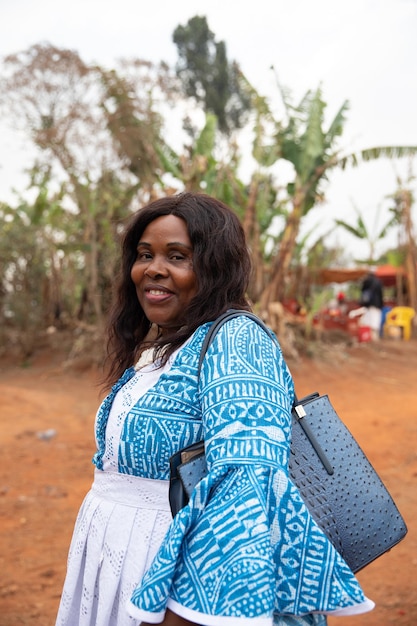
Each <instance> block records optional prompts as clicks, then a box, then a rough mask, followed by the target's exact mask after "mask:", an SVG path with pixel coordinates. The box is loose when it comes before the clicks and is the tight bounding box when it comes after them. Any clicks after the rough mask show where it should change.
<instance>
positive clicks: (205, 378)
mask: <svg viewBox="0 0 417 626" xmlns="http://www.w3.org/2000/svg"><path fill="white" fill-rule="evenodd" d="M208 327H209V324H207V325H204V326H203V327H201V328H199V329H198V330H197V331H196V332H195V333H194V335H193V337H192V338H191V340H190V341H189V342H188V343H187V344H186V345H185V346H184V347H183V348H182V349H181V350H180V351H179V352H178V353H177V355H176V356H175V359H174V362H173V363H172V365H171V367H170V369H169V371H168V372H167V373H166V374H165V373H164V374H162V375H161V377H160V378H159V380H158V382H157V383H156V384H155V386H154V387H153V388H151V389H150V390H149V391H148V392H147V393H146V394H145V395H144V396H143V397H142V398H140V399H139V401H138V402H137V403H136V404H135V406H134V407H133V408H132V409H131V410H130V411H129V413H128V415H127V417H126V419H125V423H124V427H123V429H122V432H121V440H120V445H119V451H118V459H119V461H118V463H119V467H118V470H119V472H121V473H125V474H133V475H136V476H140V477H142V478H153V479H162V480H164V479H168V477H169V457H170V456H171V455H172V454H173V453H174V452H176V451H177V450H179V449H180V448H182V447H184V446H186V445H189V444H190V443H193V442H195V441H197V440H199V439H201V438H202V437H204V440H205V442H206V454H207V463H208V468H209V474H208V476H207V477H206V478H205V479H203V480H202V481H201V482H200V483H199V485H198V486H197V488H196V489H195V491H194V493H193V496H192V498H191V500H190V503H189V504H188V505H187V506H186V507H185V508H184V509H183V510H182V511H181V512H180V513H179V514H178V515H177V516H176V517H175V519H174V520H173V522H172V524H171V525H170V527H169V530H168V532H167V534H166V536H165V539H164V541H163V543H162V545H161V547H160V549H159V551H158V553H157V555H156V557H155V559H154V561H153V563H152V565H151V567H150V569H149V570H148V571H147V573H146V575H145V577H144V578H143V580H142V582H141V584H140V585H139V586H138V587H137V588H136V590H135V591H134V593H133V596H132V599H131V602H130V603H129V606H128V610H129V612H130V614H131V615H132V616H133V617H135V618H136V619H139V620H143V621H147V622H152V623H157V622H159V621H161V620H162V619H163V615H164V613H165V610H166V608H167V607H169V608H171V609H173V610H174V611H176V612H178V613H180V614H181V615H182V616H183V617H185V618H188V619H190V620H192V621H194V622H196V623H198V624H206V625H208V626H211V625H213V626H217V625H219V626H220V625H222V626H224V625H226V626H227V625H228V624H230V625H232V624H237V623H239V624H251V625H254V626H258V625H259V626H267V625H268V626H269V625H271V624H272V623H278V621H279V616H300V615H307V614H311V613H334V614H337V613H338V612H339V611H340V610H342V613H343V609H346V608H347V607H352V611H353V612H355V611H357V612H362V611H366V610H369V609H370V608H372V603H371V602H370V601H367V600H366V598H365V597H364V595H363V593H362V590H361V588H360V586H359V584H358V582H357V580H356V578H355V577H354V575H353V573H352V572H351V570H350V569H349V567H348V566H347V565H346V563H345V562H344V560H343V559H342V558H341V557H340V555H339V554H338V553H337V552H336V550H335V549H334V548H333V546H332V545H331V544H330V542H329V541H328V540H327V539H326V537H325V535H324V534H323V533H322V531H321V530H320V529H319V528H318V526H317V525H316V524H315V522H314V521H313V519H312V518H311V516H310V514H309V512H308V510H307V508H306V507H305V505H304V504H303V502H302V500H301V498H300V496H299V493H298V491H297V489H296V488H295V487H294V485H293V484H292V483H291V481H290V480H289V478H288V473H287V465H288V455H289V442H290V436H291V432H290V429H291V417H290V412H291V405H292V401H293V382H292V378H291V375H290V373H289V371H288V368H287V366H286V364H285V362H284V360H283V357H282V354H281V352H280V350H279V348H278V347H277V346H276V345H275V344H274V343H273V342H272V341H271V339H270V337H268V336H267V334H266V333H265V332H264V331H263V330H262V329H261V328H260V327H259V326H258V325H257V324H256V323H255V322H253V321H252V320H250V319H248V318H247V317H244V316H242V317H238V318H235V319H233V320H230V321H229V322H227V323H226V324H225V325H224V326H223V327H222V328H221V329H220V331H219V333H218V334H217V336H216V338H215V340H214V342H213V344H212V346H211V347H210V348H209V350H208V352H207V355H206V357H205V359H204V363H203V366H202V370H201V377H200V381H199V383H198V380H197V366H198V359H199V352H200V349H201V345H202V342H203V339H204V336H205V334H206V332H207V330H208ZM133 374H134V370H133V368H131V369H129V370H127V372H126V373H125V375H124V376H123V377H122V378H121V380H120V381H119V382H118V383H117V384H116V385H115V386H114V388H113V390H112V392H111V393H110V394H109V396H108V398H107V399H106V400H104V402H103V404H102V407H101V410H100V412H99V415H98V419H97V429H96V437H97V442H98V451H97V453H96V455H95V458H94V462H95V464H96V466H97V468H98V469H101V468H102V463H103V455H104V448H105V430H106V421H107V417H108V413H109V409H110V406H111V403H112V401H113V398H114V396H115V394H116V392H117V390H118V389H120V387H121V386H122V385H123V384H124V383H125V382H126V381H127V380H129V378H131V377H132V376H133ZM323 619H324V618H323ZM273 620H275V621H274V622H273ZM319 621H320V619H319V618H318V620H317V623H318V622H319ZM279 623H281V622H279ZM283 623H292V622H291V618H290V617H289V618H288V622H286V621H285V618H284V621H283ZM303 623H304V622H303ZM305 623H307V619H306V622H305ZM308 623H310V622H308ZM323 623H324V622H323Z"/></svg>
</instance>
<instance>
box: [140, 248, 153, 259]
mask: <svg viewBox="0 0 417 626" xmlns="http://www.w3.org/2000/svg"><path fill="white" fill-rule="evenodd" d="M151 258H152V255H151V253H150V252H143V251H141V250H138V254H137V259H138V261H148V260H149V259H151Z"/></svg>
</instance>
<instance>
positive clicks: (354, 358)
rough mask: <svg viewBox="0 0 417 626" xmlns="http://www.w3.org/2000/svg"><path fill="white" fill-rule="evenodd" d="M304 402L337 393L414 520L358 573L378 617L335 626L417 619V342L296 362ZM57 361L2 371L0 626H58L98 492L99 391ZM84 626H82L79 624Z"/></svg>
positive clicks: (43, 359) (402, 624)
mask: <svg viewBox="0 0 417 626" xmlns="http://www.w3.org/2000/svg"><path fill="white" fill-rule="evenodd" d="M289 364H290V367H291V369H292V372H293V376H294V379H295V382H296V388H297V392H298V395H299V396H300V397H301V396H302V395H306V394H307V393H310V392H312V391H316V390H317V391H319V392H321V393H328V394H329V396H330V399H331V400H332V403H333V405H334V406H335V408H336V410H337V411H338V412H339V414H340V415H341V416H343V419H344V421H345V423H346V424H347V425H348V427H349V428H350V430H351V431H352V432H353V433H354V435H355V436H356V437H357V439H358V441H359V443H360V444H361V446H362V448H363V449H364V450H365V452H366V453H367V455H368V456H369V458H370V460H371V462H372V463H373V465H374V466H375V468H376V469H377V471H378V472H379V474H380V476H381V478H382V479H383V481H384V482H385V484H386V485H387V487H388V488H389V490H390V491H391V493H392V495H393V497H394V499H395V500H396V503H397V505H398V507H399V509H400V511H401V512H402V514H403V515H404V517H405V518H406V521H407V523H408V527H409V532H408V535H407V537H406V539H405V540H404V541H403V542H402V543H401V544H399V545H398V546H397V547H396V548H394V549H393V550H392V551H391V552H389V553H388V554H386V555H384V556H383V557H381V558H379V559H378V560H377V561H375V562H374V563H373V564H371V565H369V566H368V567H367V568H365V569H364V570H363V571H362V572H360V573H359V575H358V578H359V580H360V581H361V583H362V586H363V588H364V590H365V593H366V594H367V596H368V597H370V598H372V599H373V600H374V601H375V602H376V604H377V608H376V609H375V610H374V611H373V612H372V613H369V614H367V615H361V616H357V617H350V618H332V619H331V620H330V624H331V626H337V625H340V626H362V625H363V626H386V625H387V624H395V625H397V626H414V625H415V623H416V620H417V584H416V580H417V341H415V340H412V341H410V342H405V343H402V342H397V341H392V340H391V341H389V340H385V341H381V342H379V343H378V344H375V345H369V344H362V345H361V344H359V345H357V346H356V347H352V348H349V349H347V350H346V349H345V348H343V349H335V348H334V347H333V348H332V349H331V350H329V351H327V352H326V353H325V354H324V355H322V356H321V357H320V358H319V359H317V358H316V359H313V360H311V359H303V360H300V361H298V362H295V361H294V362H291V361H289ZM96 381H97V376H96V374H95V373H94V372H93V371H91V370H88V371H79V372H76V371H74V370H65V369H63V368H62V367H61V365H60V361H59V358H58V355H55V356H54V357H51V355H49V354H47V353H46V354H45V353H42V354H41V355H38V356H37V357H36V358H35V359H33V361H32V363H31V364H30V365H27V366H26V367H19V366H16V365H13V364H6V363H0V397H1V400H0V406H1V411H0V433H1V437H0V453H1V465H0V626H20V625H22V624H30V625H31V626H53V624H54V618H55V614H56V610H57V606H58V602H59V596H60V592H61V587H62V583H63V579H64V575H65V562H66V556H67V551H68V545H69V541H70V537H71V533H72V528H73V524H74V520H75V516H76V513H77V511H78V507H79V505H80V503H81V500H82V498H83V496H84V494H85V492H86V491H87V489H88V488H89V486H90V483H91V479H92V473H93V466H92V464H91V457H92V455H93V452H94V442H93V421H94V415H95V411H96V408H97V405H98V402H99V398H100V392H99V388H98V387H97V385H96ZM74 626H76V625H74Z"/></svg>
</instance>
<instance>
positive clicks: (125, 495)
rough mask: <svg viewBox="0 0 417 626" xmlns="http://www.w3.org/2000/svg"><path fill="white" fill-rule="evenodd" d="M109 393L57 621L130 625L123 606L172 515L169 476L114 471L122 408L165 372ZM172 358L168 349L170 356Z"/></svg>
mask: <svg viewBox="0 0 417 626" xmlns="http://www.w3.org/2000/svg"><path fill="white" fill-rule="evenodd" d="M148 356H149V353H144V355H142V358H141V359H140V361H139V363H138V366H139V367H141V366H142V368H141V369H138V371H137V372H136V373H135V375H134V376H133V377H132V378H131V379H130V380H129V381H128V382H127V383H126V384H125V385H123V386H122V387H121V389H120V390H119V391H118V393H117V394H116V396H115V398H114V401H113V404H112V407H111V410H110V413H109V419H108V422H107V428H106V448H105V453H104V456H103V470H104V471H102V470H98V469H96V470H95V475H94V482H93V485H92V488H91V490H90V491H89V493H88V494H87V496H86V497H85V499H84V502H83V504H82V506H81V509H80V512H79V514H78V517H77V521H76V525H75V529H74V534H73V538H72V542H71V546H70V551H69V557H68V570H67V576H66V580H65V584H64V589H63V593H62V597H61V603H60V607H59V612H58V617H57V621H56V625H57V626H93V625H94V626H104V625H105V626H136V625H139V624H140V621H138V620H135V619H133V618H132V617H129V615H128V613H127V611H126V605H127V602H128V600H129V599H130V597H131V595H132V593H133V591H134V589H135V587H136V586H137V585H138V583H139V582H140V581H141V580H142V578H143V575H144V572H145V571H146V570H147V569H148V568H149V566H150V564H151V562H152V559H153V557H154V556H155V553H156V552H157V550H158V548H159V547H160V545H161V543H162V540H163V538H164V536H165V534H166V532H167V529H168V526H169V524H170V522H171V520H172V516H171V511H170V508H169V503H168V481H166V480H150V479H146V478H139V477H137V476H132V475H128V474H121V473H119V472H118V469H117V467H118V447H119V439H120V433H121V429H122V427H123V423H124V420H125V418H126V415H127V414H128V412H129V409H130V408H131V407H132V406H134V404H135V403H136V402H137V400H138V399H139V398H140V397H141V396H142V395H143V394H145V393H146V391H148V390H149V389H150V388H151V387H152V386H153V385H154V384H155V383H156V381H157V380H158V379H159V377H160V376H161V375H162V374H163V373H164V372H167V371H168V370H169V368H170V366H171V364H172V361H173V358H171V359H170V360H169V362H168V363H167V364H166V365H165V366H164V367H163V368H156V367H155V366H154V365H153V364H148V365H145V366H144V367H143V364H144V363H145V362H146V359H147V357H148ZM174 356H175V355H174Z"/></svg>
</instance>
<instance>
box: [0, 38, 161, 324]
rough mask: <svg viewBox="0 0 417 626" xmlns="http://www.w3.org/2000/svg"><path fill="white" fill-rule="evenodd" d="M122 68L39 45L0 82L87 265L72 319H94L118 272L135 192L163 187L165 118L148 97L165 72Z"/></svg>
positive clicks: (9, 63)
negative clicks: (60, 190) (124, 221)
mask: <svg viewBox="0 0 417 626" xmlns="http://www.w3.org/2000/svg"><path fill="white" fill-rule="evenodd" d="M121 71H124V74H118V73H116V71H112V72H106V71H104V70H102V69H101V68H99V67H96V66H88V65H86V64H85V63H84V62H83V61H82V60H81V59H80V57H79V56H78V54H77V53H76V52H73V51H71V50H63V49H59V48H56V47H53V46H51V45H48V44H45V45H35V46H32V47H31V48H29V49H28V50H26V51H23V52H20V53H18V54H15V55H11V56H9V57H6V59H5V60H4V64H3V71H2V74H3V77H2V79H1V94H2V96H1V101H0V104H1V105H2V108H3V110H4V111H6V112H7V114H8V116H9V117H10V119H13V120H15V121H16V122H17V123H18V124H20V125H21V126H23V127H24V128H25V129H26V131H27V132H28V134H29V136H30V138H31V140H32V141H33V143H34V145H35V146H36V147H37V148H38V149H39V157H38V164H37V166H36V167H40V168H42V167H43V168H49V171H50V175H51V176H52V177H53V178H54V179H56V180H58V181H61V182H64V183H65V191H66V201H65V202H64V203H63V205H64V206H65V207H66V208H67V210H68V211H69V213H70V215H72V219H73V222H74V223H77V225H78V229H79V230H78V236H79V251H80V258H82V262H83V266H84V272H83V281H84V285H83V286H82V289H81V290H80V293H79V297H80V299H81V300H80V307H79V312H78V314H79V316H81V317H84V318H85V319H88V320H90V321H91V320H95V321H97V322H99V323H100V321H101V319H102V316H103V311H104V309H105V306H106V302H105V298H106V288H107V286H108V285H109V283H110V282H111V280H112V278H113V276H114V263H115V259H114V257H113V256H112V254H111V252H112V250H113V248H114V241H115V237H116V222H117V221H119V220H120V219H121V218H123V217H125V216H127V215H128V213H129V209H130V207H131V205H132V202H133V200H134V199H135V198H137V196H138V195H139V190H140V192H141V194H142V195H143V197H145V198H146V199H148V198H149V196H150V195H151V194H152V193H153V188H154V185H159V187H161V186H162V184H161V180H160V177H161V175H162V169H161V163H160V161H159V159H158V153H157V150H156V147H157V145H158V143H159V142H161V143H162V139H161V136H162V132H163V131H162V118H161V116H160V115H158V114H157V113H156V112H155V111H154V110H153V95H152V94H153V89H159V90H160V89H161V85H162V82H163V81H162V78H161V75H160V74H159V73H158V70H156V71H155V72H154V70H153V67H152V66H150V65H149V64H146V63H141V62H139V61H137V62H134V63H131V64H129V63H125V64H124V65H123V67H122V70H121ZM138 91H139V92H140V93H138Z"/></svg>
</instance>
